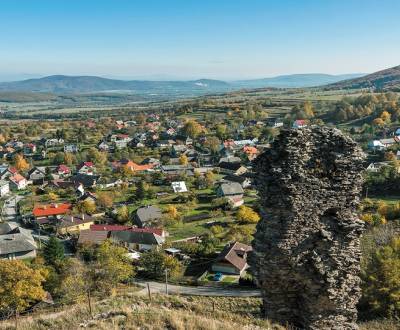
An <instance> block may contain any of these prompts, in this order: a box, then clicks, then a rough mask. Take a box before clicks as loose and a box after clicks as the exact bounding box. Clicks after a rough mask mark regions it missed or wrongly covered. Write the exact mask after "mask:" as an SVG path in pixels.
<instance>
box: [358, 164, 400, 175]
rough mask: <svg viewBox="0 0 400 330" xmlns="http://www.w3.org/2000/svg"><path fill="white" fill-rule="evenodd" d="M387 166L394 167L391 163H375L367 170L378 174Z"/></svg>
mask: <svg viewBox="0 0 400 330" xmlns="http://www.w3.org/2000/svg"><path fill="white" fill-rule="evenodd" d="M385 166H393V165H392V164H391V163H390V162H374V163H370V164H369V165H368V166H367V168H366V170H367V171H368V172H372V173H377V172H379V171H380V170H381V169H382V168H383V167H385ZM399 171H400V169H398V170H397V172H399Z"/></svg>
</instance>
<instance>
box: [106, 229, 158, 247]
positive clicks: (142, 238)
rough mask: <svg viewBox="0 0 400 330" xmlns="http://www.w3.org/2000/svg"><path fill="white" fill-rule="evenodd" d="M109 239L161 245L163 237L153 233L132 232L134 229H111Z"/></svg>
mask: <svg viewBox="0 0 400 330" xmlns="http://www.w3.org/2000/svg"><path fill="white" fill-rule="evenodd" d="M110 238H111V240H113V241H117V242H124V243H133V244H146V245H161V244H163V243H164V238H162V237H161V236H159V235H157V234H154V233H147V232H134V231H128V230H124V231H112V232H111V236H110Z"/></svg>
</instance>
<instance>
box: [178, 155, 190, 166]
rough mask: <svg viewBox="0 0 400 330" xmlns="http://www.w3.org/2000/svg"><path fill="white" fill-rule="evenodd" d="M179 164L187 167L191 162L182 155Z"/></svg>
mask: <svg viewBox="0 0 400 330" xmlns="http://www.w3.org/2000/svg"><path fill="white" fill-rule="evenodd" d="M179 164H181V165H184V166H186V165H187V164H189V160H188V158H187V156H186V155H181V156H180V157H179Z"/></svg>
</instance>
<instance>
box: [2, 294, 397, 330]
mask: <svg viewBox="0 0 400 330" xmlns="http://www.w3.org/2000/svg"><path fill="white" fill-rule="evenodd" d="M260 304H261V300H260V299H258V298H222V297H219V298H217V297H183V296H164V295H153V297H152V301H151V302H150V301H149V299H148V298H147V297H145V296H142V295H138V294H137V293H136V294H132V293H125V294H120V295H118V296H116V297H112V298H107V299H105V300H100V301H97V302H96V303H94V308H93V309H94V310H93V315H94V318H93V319H91V318H90V317H89V315H88V309H87V306H86V305H75V306H70V307H66V308H65V309H63V310H61V311H58V312H51V311H47V312H46V311H44V312H42V313H41V314H40V315H38V314H37V315H31V316H27V317H21V318H20V321H19V326H18V329H20V330H47V329H62V330H72V329H73V330H75V329H85V328H86V329H100V330H111V329H115V330H117V329H141V330H142V329H143V330H147V329H148V330H153V329H154V330H155V329H157V330H158V329H171V330H172V329H174V330H191V329H193V330H195V329H196V330H197V329H200V330H201V329H204V330H234V329H244V330H251V329H270V330H283V329H284V328H283V327H280V326H277V325H271V324H270V322H268V321H267V320H263V319H261V318H260ZM0 329H15V328H14V321H13V320H9V321H6V322H2V323H0ZM397 329H400V327H399V324H398V323H397V322H392V321H387V320H382V321H374V322H368V323H363V324H361V325H360V330H397Z"/></svg>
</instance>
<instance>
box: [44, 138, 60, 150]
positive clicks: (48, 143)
mask: <svg viewBox="0 0 400 330" xmlns="http://www.w3.org/2000/svg"><path fill="white" fill-rule="evenodd" d="M40 143H41V144H42V145H43V146H45V147H46V148H48V147H55V146H59V145H62V144H64V140H63V139H56V138H54V139H46V138H42V139H41V140H40Z"/></svg>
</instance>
